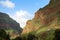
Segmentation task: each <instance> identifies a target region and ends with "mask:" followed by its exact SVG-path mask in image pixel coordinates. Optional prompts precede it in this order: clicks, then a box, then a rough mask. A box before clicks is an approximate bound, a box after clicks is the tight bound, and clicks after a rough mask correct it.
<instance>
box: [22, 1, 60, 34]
mask: <svg viewBox="0 0 60 40" xmlns="http://www.w3.org/2000/svg"><path fill="white" fill-rule="evenodd" d="M58 28H60V0H50V3H49V4H48V5H47V6H45V7H44V8H40V9H39V10H38V11H37V12H36V13H35V16H34V18H33V19H32V20H29V21H27V24H26V27H25V28H24V30H23V32H22V34H24V33H29V32H32V31H36V30H39V31H40V29H44V30H48V29H58ZM44 30H43V31H44ZM37 32H38V31H37Z"/></svg>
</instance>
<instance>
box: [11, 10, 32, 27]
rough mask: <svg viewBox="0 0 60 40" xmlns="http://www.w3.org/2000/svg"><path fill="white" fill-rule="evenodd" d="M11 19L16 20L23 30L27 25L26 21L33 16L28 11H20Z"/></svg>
mask: <svg viewBox="0 0 60 40" xmlns="http://www.w3.org/2000/svg"><path fill="white" fill-rule="evenodd" d="M11 17H12V18H13V19H15V20H16V21H17V22H18V23H20V26H21V27H22V28H23V27H24V26H25V25H26V21H27V20H30V19H32V17H33V14H30V13H29V12H28V11H25V10H20V11H16V12H15V15H13V16H11Z"/></svg>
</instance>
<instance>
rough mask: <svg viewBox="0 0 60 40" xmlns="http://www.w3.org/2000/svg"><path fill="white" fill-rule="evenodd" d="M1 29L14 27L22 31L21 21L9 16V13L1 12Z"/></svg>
mask: <svg viewBox="0 0 60 40" xmlns="http://www.w3.org/2000/svg"><path fill="white" fill-rule="evenodd" d="M0 29H3V30H9V29H13V30H15V31H17V32H21V31H22V28H21V27H20V25H19V23H17V22H16V21H15V20H13V19H12V18H10V17H9V15H8V14H5V13H2V12H0Z"/></svg>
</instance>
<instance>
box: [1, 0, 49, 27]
mask: <svg viewBox="0 0 60 40" xmlns="http://www.w3.org/2000/svg"><path fill="white" fill-rule="evenodd" d="M49 1H50V0H0V12H4V13H7V14H9V15H10V17H12V18H13V19H14V20H16V21H17V22H18V23H20V26H21V27H22V28H23V27H24V26H25V25H26V21H27V20H30V19H32V18H33V16H34V14H35V12H36V11H37V10H38V9H39V8H43V7H44V6H46V5H47V4H48V3H49Z"/></svg>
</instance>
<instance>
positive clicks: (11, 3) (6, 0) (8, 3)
mask: <svg viewBox="0 0 60 40" xmlns="http://www.w3.org/2000/svg"><path fill="white" fill-rule="evenodd" d="M0 4H1V5H3V6H5V7H8V8H14V6H15V4H14V3H13V2H11V1H9V0H5V1H0Z"/></svg>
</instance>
